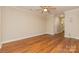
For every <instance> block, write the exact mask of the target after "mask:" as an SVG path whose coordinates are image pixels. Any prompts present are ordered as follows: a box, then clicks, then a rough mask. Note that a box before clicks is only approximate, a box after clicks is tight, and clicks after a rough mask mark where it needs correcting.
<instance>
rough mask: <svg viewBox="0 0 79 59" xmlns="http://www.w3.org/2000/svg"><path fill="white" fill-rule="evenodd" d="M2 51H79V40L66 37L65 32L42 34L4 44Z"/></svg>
mask: <svg viewBox="0 0 79 59" xmlns="http://www.w3.org/2000/svg"><path fill="white" fill-rule="evenodd" d="M0 52H1V53H78V52H79V40H76V39H68V38H64V36H63V33H60V34H56V35H54V36H52V35H48V34H45V35H40V36H36V37H32V38H28V39H23V40H19V41H14V42H10V43H6V44H3V47H2V49H1V50H0Z"/></svg>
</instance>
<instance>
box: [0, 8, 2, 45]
mask: <svg viewBox="0 0 79 59" xmlns="http://www.w3.org/2000/svg"><path fill="white" fill-rule="evenodd" d="M1 25H2V24H1V7H0V46H1V33H2V30H1Z"/></svg>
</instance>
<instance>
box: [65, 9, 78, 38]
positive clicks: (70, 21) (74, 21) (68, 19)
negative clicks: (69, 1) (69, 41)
mask: <svg viewBox="0 0 79 59" xmlns="http://www.w3.org/2000/svg"><path fill="white" fill-rule="evenodd" d="M65 37H69V38H76V39H79V9H73V10H70V11H66V12H65Z"/></svg>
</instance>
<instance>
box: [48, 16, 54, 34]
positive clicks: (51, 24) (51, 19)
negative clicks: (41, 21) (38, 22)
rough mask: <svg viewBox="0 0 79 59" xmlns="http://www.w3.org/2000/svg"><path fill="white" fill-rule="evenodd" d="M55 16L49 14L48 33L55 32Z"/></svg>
mask: <svg viewBox="0 0 79 59" xmlns="http://www.w3.org/2000/svg"><path fill="white" fill-rule="evenodd" d="M54 21H55V17H54V15H48V16H47V21H46V26H47V27H46V32H47V34H52V35H54V34H55V22H54Z"/></svg>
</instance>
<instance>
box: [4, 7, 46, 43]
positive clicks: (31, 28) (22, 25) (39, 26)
mask: <svg viewBox="0 0 79 59" xmlns="http://www.w3.org/2000/svg"><path fill="white" fill-rule="evenodd" d="M45 31H46V20H45V19H44V17H43V16H42V15H40V14H38V13H36V12H31V11H29V10H27V11H22V10H19V9H15V8H12V7H4V8H3V42H5V41H12V40H16V39H21V38H28V37H32V36H35V35H41V34H45Z"/></svg>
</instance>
